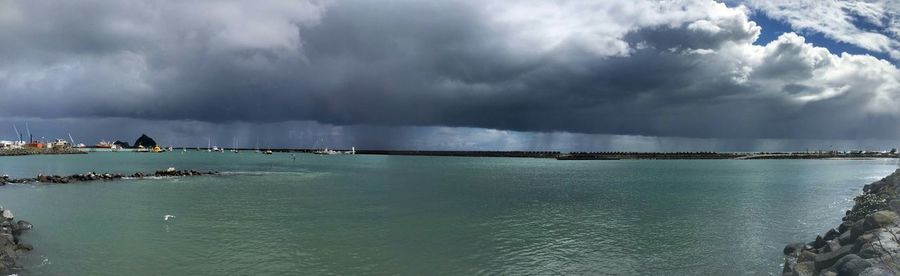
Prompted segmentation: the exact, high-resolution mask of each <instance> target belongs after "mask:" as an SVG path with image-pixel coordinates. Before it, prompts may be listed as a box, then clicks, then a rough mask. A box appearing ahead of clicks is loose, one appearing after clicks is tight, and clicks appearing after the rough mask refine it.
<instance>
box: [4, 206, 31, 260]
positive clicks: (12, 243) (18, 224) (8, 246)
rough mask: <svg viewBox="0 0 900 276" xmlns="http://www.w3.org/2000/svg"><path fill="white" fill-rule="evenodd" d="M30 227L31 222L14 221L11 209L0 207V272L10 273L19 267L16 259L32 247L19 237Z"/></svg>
mask: <svg viewBox="0 0 900 276" xmlns="http://www.w3.org/2000/svg"><path fill="white" fill-rule="evenodd" d="M31 228H32V225H31V223H29V222H27V221H24V220H19V221H15V217H14V216H13V213H12V211H10V210H9V209H3V207H0V273H3V274H6V273H11V272H12V271H14V270H16V269H19V266H18V264H17V263H16V259H17V258H18V257H19V256H21V255H23V254H25V253H28V252H29V251H31V250H32V249H33V247H32V246H31V245H30V244H27V243H25V242H23V241H22V240H21V239H20V238H19V237H20V236H21V235H22V233H23V232H25V231H27V230H30V229H31Z"/></svg>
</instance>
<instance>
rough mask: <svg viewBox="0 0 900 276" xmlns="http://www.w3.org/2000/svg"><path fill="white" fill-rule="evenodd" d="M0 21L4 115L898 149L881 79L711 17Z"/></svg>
mask: <svg viewBox="0 0 900 276" xmlns="http://www.w3.org/2000/svg"><path fill="white" fill-rule="evenodd" d="M3 3H4V4H2V5H0V8H2V9H0V10H3V12H0V41H4V42H8V43H2V45H0V59H2V60H4V62H3V63H2V64H0V93H2V94H3V95H4V96H5V97H6V98H8V99H15V101H9V100H4V101H2V102H0V115H2V116H27V117H40V118H63V117H65V118H106V117H116V118H137V119H144V120H182V119H188V120H196V121H201V122H211V123H233V122H235V121H241V122H246V123H248V124H256V123H278V122H283V121H293V120H312V121H317V122H320V123H324V124H334V125H338V126H341V125H363V127H357V128H354V129H355V130H354V131H370V132H372V133H377V132H378V131H377V130H375V129H367V128H366V127H365V126H372V127H376V128H377V127H378V126H385V127H391V126H451V127H472V128H489V129H498V130H515V131H526V132H528V131H536V132H579V133H601V134H625V135H645V136H646V135H649V136H682V137H701V138H722V137H725V138H836V139H855V138H859V137H875V138H890V137H897V135H898V131H896V130H894V129H895V128H894V126H895V125H896V122H897V118H898V112H900V111H898V110H900V109H898V104H897V100H898V78H900V76H898V70H897V68H895V67H894V66H893V65H890V64H889V63H886V62H883V61H879V60H877V59H874V58H871V57H865V56H852V55H843V56H837V55H834V54H832V53H830V52H828V51H827V50H826V49H821V48H814V47H813V46H812V45H809V44H805V43H804V41H803V39H802V37H798V36H796V35H793V34H788V35H785V36H783V37H782V38H780V39H779V40H776V41H773V42H771V43H770V44H769V45H753V44H752V43H753V41H754V40H755V39H756V37H757V36H758V34H759V27H758V26H756V25H755V24H753V23H752V22H749V21H748V19H747V16H746V13H747V12H746V11H745V10H744V9H742V8H728V7H726V6H725V5H722V4H717V3H714V2H711V1H686V2H682V3H657V2H644V1H635V2H619V3H614V2H595V1H585V2H579V1H571V2H565V3H558V4H547V3H543V2H528V1H525V2H516V3H508V2H504V1H498V2H492V1H488V2H481V1H424V2H423V1H337V2H324V1H323V2H318V1H314V2H306V1H303V2H289V1H262V2H259V3H249V2H231V1H224V2H187V1H160V2H141V1H77V2H62V3H57V2H55V1H9V2H3ZM389 132H396V131H389ZM421 134H422V133H421V132H420V131H410V132H409V133H406V134H397V135H399V136H400V137H402V138H403V139H408V140H414V139H415V138H413V137H415V136H416V135H421ZM359 136H365V135H359ZM373 137H375V138H372V139H373V143H381V144H384V143H383V142H378V141H391V140H395V139H396V138H397V137H392V136H388V135H373ZM378 137H381V138H378ZM376 140H378V141H376Z"/></svg>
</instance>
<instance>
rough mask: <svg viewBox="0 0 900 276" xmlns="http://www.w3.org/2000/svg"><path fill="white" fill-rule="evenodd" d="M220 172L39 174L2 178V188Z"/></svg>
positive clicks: (173, 170)
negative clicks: (31, 184)
mask: <svg viewBox="0 0 900 276" xmlns="http://www.w3.org/2000/svg"><path fill="white" fill-rule="evenodd" d="M216 174H219V172H216V171H207V172H201V171H196V170H176V169H175V168H168V169H166V170H158V171H156V172H153V173H144V172H136V173H133V174H129V175H125V174H121V173H96V172H89V173H83V174H73V175H64V176H60V175H43V174H39V175H37V176H36V177H34V178H17V179H14V178H9V176H6V175H4V176H0V186H3V185H6V184H7V183H20V184H22V183H45V184H67V183H76V182H88V181H99V180H106V181H109V180H118V179H122V178H126V177H129V178H144V177H179V176H200V175H216Z"/></svg>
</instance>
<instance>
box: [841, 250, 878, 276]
mask: <svg viewBox="0 0 900 276" xmlns="http://www.w3.org/2000/svg"><path fill="white" fill-rule="evenodd" d="M871 266H872V264H871V263H869V262H867V261H866V260H864V259H863V258H860V257H859V256H857V255H855V254H848V255H847V256H844V257H841V258H840V259H839V260H838V261H837V262H835V263H834V266H833V267H832V269H833V270H834V271H836V272H837V274H838V275H840V276H857V275H859V274H860V273H862V272H863V270H866V269H867V268H869V267H871Z"/></svg>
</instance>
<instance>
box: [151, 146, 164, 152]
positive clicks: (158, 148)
mask: <svg viewBox="0 0 900 276" xmlns="http://www.w3.org/2000/svg"><path fill="white" fill-rule="evenodd" d="M150 152H152V153H160V152H164V151H163V149H162V148H160V147H159V145H156V146H153V148H152V149H150Z"/></svg>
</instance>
